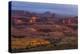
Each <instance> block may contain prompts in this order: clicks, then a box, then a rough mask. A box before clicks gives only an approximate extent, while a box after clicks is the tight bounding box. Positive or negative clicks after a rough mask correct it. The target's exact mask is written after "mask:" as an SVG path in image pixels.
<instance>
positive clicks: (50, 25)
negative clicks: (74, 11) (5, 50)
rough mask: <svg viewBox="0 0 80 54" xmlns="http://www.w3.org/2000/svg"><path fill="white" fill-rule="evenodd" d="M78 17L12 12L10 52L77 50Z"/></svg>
mask: <svg viewBox="0 0 80 54" xmlns="http://www.w3.org/2000/svg"><path fill="white" fill-rule="evenodd" d="M77 21H78V17H77V16H66V17H65V16H62V17H61V16H60V17H58V15H56V14H55V13H50V12H45V13H34V12H28V11H18V10H13V11H12V15H11V41H12V43H11V49H12V52H23V51H40V50H41V51H42V50H63V49H76V48H78V46H77V45H78V43H77V42H78V40H77V39H78V31H77V30H78V23H77Z"/></svg>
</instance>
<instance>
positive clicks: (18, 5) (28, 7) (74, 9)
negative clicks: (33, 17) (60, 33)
mask: <svg viewBox="0 0 80 54" xmlns="http://www.w3.org/2000/svg"><path fill="white" fill-rule="evenodd" d="M11 4H12V6H11V10H23V11H30V12H37V13H44V12H51V13H56V14H63V15H71V16H78V6H77V5H70V4H54V3H53V4H50V3H36V2H18V1H12V3H11Z"/></svg>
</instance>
